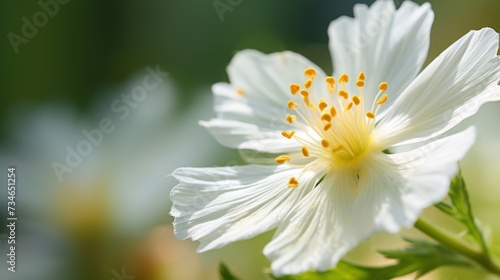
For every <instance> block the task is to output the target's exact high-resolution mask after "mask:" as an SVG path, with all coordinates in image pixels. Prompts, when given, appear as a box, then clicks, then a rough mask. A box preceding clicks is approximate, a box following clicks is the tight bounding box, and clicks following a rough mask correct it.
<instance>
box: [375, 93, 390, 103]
mask: <svg viewBox="0 0 500 280" xmlns="http://www.w3.org/2000/svg"><path fill="white" fill-rule="evenodd" d="M387 98H389V96H387V94H385V93H384V94H382V96H381V97H380V99H379V100H378V101H377V104H378V105H382V104H384V103H385V102H387Z"/></svg>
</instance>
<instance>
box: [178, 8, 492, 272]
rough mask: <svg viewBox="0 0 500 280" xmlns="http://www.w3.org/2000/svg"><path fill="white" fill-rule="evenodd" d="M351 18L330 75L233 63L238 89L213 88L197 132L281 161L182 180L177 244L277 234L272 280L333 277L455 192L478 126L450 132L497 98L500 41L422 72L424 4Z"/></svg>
mask: <svg viewBox="0 0 500 280" xmlns="http://www.w3.org/2000/svg"><path fill="white" fill-rule="evenodd" d="M354 12H355V18H354V19H352V18H347V17H341V18H339V19H337V20H335V21H334V22H332V24H331V25H330V28H329V31H328V32H329V35H330V48H331V53H332V57H333V63H334V69H335V71H336V72H335V73H334V75H333V76H327V75H326V74H325V73H323V72H322V71H320V70H319V68H318V67H317V66H315V65H314V64H313V63H312V62H310V61H308V60H307V59H305V58H303V57H302V56H300V55H298V54H295V53H292V52H283V53H277V54H271V55H264V54H262V53H260V52H257V51H251V50H246V51H241V52H239V53H238V54H237V55H236V56H235V57H234V58H233V60H232V62H231V63H230V65H229V67H228V74H229V79H230V81H231V84H227V83H219V84H216V85H214V87H213V92H214V95H215V99H216V101H215V111H216V112H217V113H218V115H217V118H215V119H212V120H210V121H207V122H202V125H203V126H205V127H206V128H208V130H209V131H210V132H211V133H212V134H213V135H214V137H215V138H216V139H217V140H218V141H219V142H220V143H222V144H223V145H225V146H228V147H232V148H238V149H244V150H246V149H249V150H254V151H257V152H259V153H268V154H275V155H276V154H279V156H278V157H276V158H275V161H276V162H277V163H278V164H281V165H279V166H268V165H267V166H266V165H249V166H241V167H227V168H180V169H178V170H176V171H175V172H174V177H175V178H176V179H177V180H178V181H179V184H178V185H177V186H176V187H175V188H174V189H173V190H172V194H171V197H172V200H173V202H174V205H173V207H172V211H171V214H172V215H173V216H174V217H175V222H174V228H175V234H176V236H177V237H178V238H180V239H187V238H191V239H193V240H199V241H201V244H200V246H199V251H206V250H210V249H214V248H219V247H222V246H224V245H226V244H228V243H230V242H233V241H236V240H241V239H247V238H250V237H253V236H255V235H257V234H260V233H262V232H265V231H268V230H271V229H273V228H276V227H278V230H277V232H276V234H275V236H274V239H273V240H272V241H271V242H270V243H269V244H268V245H267V246H266V248H265V249H264V254H265V255H266V256H267V257H268V258H270V259H271V260H272V261H273V263H272V269H273V271H274V274H275V275H283V274H295V273H300V272H304V271H306V270H309V269H314V270H319V271H324V270H327V269H329V268H330V267H332V266H335V265H336V264H337V262H338V261H339V259H340V258H342V256H343V255H344V254H345V253H346V252H347V251H349V250H350V249H352V248H353V247H354V246H356V245H357V244H359V243H360V242H361V241H362V240H363V239H365V238H366V237H368V236H370V235H371V234H372V233H374V232H378V231H386V232H391V233H395V232H398V231H399V230H401V228H402V227H412V226H413V224H414V222H415V221H416V219H417V218H418V216H419V215H420V213H421V211H422V210H423V209H424V208H425V207H428V206H430V205H432V204H434V203H436V202H438V201H440V200H441V199H443V198H444V197H445V196H446V194H447V191H448V186H449V182H450V178H451V177H453V176H454V175H455V173H456V171H457V161H458V160H460V159H461V158H462V157H463V156H464V155H465V153H466V152H467V151H468V150H469V148H470V147H471V146H472V144H473V142H474V138H475V130H474V128H469V129H466V130H464V131H462V132H460V133H457V134H454V135H452V136H446V137H445V136H444V135H443V133H445V132H447V131H449V130H450V129H451V128H453V127H455V126H456V125H457V124H458V123H460V122H461V121H462V120H464V119H465V118H467V117H469V116H471V115H473V114H475V113H476V111H477V110H478V109H479V107H480V106H481V105H482V104H483V103H485V102H489V101H497V100H499V99H500V88H499V86H498V84H497V83H498V81H499V79H500V57H498V56H497V51H498V34H497V32H495V31H494V30H492V29H489V28H485V29H482V30H479V31H471V32H469V33H468V34H466V35H465V36H464V37H462V38H461V39H460V40H458V41H457V42H456V43H454V44H453V45H452V46H450V47H449V48H448V49H447V50H445V51H444V52H443V53H442V54H441V55H440V56H439V57H437V58H436V59H435V60H434V61H433V62H432V63H431V64H430V65H429V66H428V67H427V68H426V69H424V70H423V71H422V72H421V73H420V74H419V72H420V70H421V68H422V66H423V63H424V61H425V59H426V55H427V50H428V47H429V34H430V28H431V25H432V21H433V12H432V10H431V9H430V5H429V4H424V5H422V6H418V5H417V4H415V3H413V2H410V1H406V2H404V3H403V4H402V6H401V8H400V9H399V10H397V11H396V10H395V7H394V3H393V2H392V1H384V0H379V1H376V2H375V3H374V4H373V5H372V6H371V8H368V7H367V6H366V5H356V6H355V9H354ZM374 26H375V27H376V28H375V29H374V28H373V27H374ZM365 73H366V74H365ZM303 74H304V75H305V77H306V78H304V77H303V76H302V75H303ZM334 77H337V80H336V79H335V78H334ZM349 77H357V79H355V80H354V81H351V82H349ZM304 80H305V82H304V84H303V85H300V84H299V83H301V82H302V81H304ZM318 80H319V81H318ZM289 90H290V91H291V94H290V92H289ZM286 109H288V111H287V110H286ZM280 120H282V121H280ZM276 124H279V127H277V125H276ZM401 147H403V148H406V149H403V151H402V150H401ZM396 148H398V149H396ZM387 151H390V152H392V154H391V153H388V152H387Z"/></svg>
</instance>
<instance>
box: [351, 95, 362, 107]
mask: <svg viewBox="0 0 500 280" xmlns="http://www.w3.org/2000/svg"><path fill="white" fill-rule="evenodd" d="M352 102H354V104H355V105H359V103H360V102H361V99H360V98H359V96H356V95H354V96H353V97H352Z"/></svg>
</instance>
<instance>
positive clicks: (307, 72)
mask: <svg viewBox="0 0 500 280" xmlns="http://www.w3.org/2000/svg"><path fill="white" fill-rule="evenodd" d="M304 75H305V76H306V77H308V78H310V79H314V78H315V77H316V70H314V68H312V67H309V68H307V69H306V70H305V71H304Z"/></svg>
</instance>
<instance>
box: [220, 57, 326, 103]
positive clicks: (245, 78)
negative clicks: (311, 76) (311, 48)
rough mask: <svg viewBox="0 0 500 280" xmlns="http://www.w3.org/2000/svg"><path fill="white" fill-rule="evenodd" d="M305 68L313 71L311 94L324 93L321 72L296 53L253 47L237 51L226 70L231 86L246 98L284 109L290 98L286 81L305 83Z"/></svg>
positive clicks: (323, 76)
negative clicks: (267, 51)
mask: <svg viewBox="0 0 500 280" xmlns="http://www.w3.org/2000/svg"><path fill="white" fill-rule="evenodd" d="M309 67H313V68H314V69H315V70H316V74H317V77H316V79H315V81H317V82H314V83H313V90H314V91H315V94H317V96H319V97H321V96H326V95H327V89H326V85H325V83H324V79H325V77H326V75H325V74H324V72H323V71H322V70H321V69H320V68H319V67H318V66H316V65H315V64H314V63H312V62H311V61H309V60H308V59H306V58H304V57H303V56H301V55H300V54H297V53H294V52H290V51H285V52H279V53H272V54H268V55H266V54H263V53H261V52H258V51H255V50H243V51H240V52H238V53H237V54H236V55H235V56H234V58H233V59H232V60H231V63H229V66H228V67H227V73H228V75H229V80H230V82H231V85H232V86H233V87H235V88H238V89H241V90H243V93H244V95H245V96H246V97H247V98H248V99H250V100H252V101H258V102H264V103H268V104H269V105H274V106H277V107H278V108H286V104H287V102H288V100H289V99H290V97H291V94H290V84H292V83H296V84H302V83H303V82H305V80H306V77H305V76H304V70H305V69H307V68H309Z"/></svg>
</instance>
